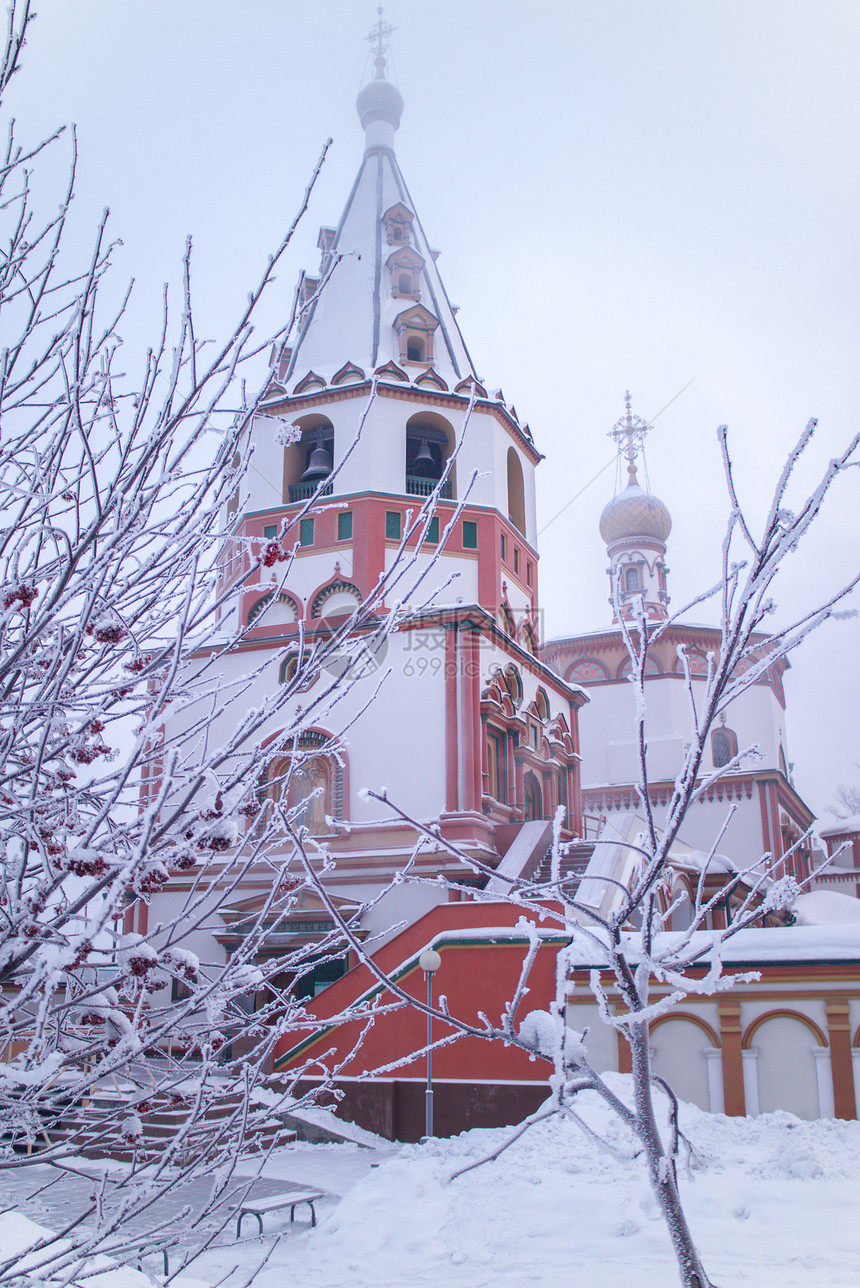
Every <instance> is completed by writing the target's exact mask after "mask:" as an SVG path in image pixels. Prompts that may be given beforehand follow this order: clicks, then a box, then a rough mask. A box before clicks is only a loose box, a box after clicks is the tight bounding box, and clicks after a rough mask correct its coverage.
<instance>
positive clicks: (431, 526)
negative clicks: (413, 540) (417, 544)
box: [424, 514, 439, 546]
mask: <svg viewBox="0 0 860 1288" xmlns="http://www.w3.org/2000/svg"><path fill="white" fill-rule="evenodd" d="M424 540H425V541H426V542H427V544H428V545H430V546H438V544H439V516H438V514H434V515H433V518H432V519H431V520H430V522H429V523H428V524H427V535H426V537H425V538H424Z"/></svg>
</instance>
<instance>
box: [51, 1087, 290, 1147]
mask: <svg viewBox="0 0 860 1288" xmlns="http://www.w3.org/2000/svg"><path fill="white" fill-rule="evenodd" d="M130 1118H131V1119H134V1118H136V1119H137V1121H138V1122H139V1124H140V1131H139V1132H135V1131H133V1130H130V1127H131V1125H132V1124H131V1123H130V1122H129V1119H130ZM135 1126H136V1124H135ZM178 1137H183V1139H182V1141H181V1147H180V1149H179V1151H178V1153H177V1157H176V1160H175V1161H176V1163H177V1164H178V1165H180V1166H187V1165H188V1164H189V1163H191V1162H195V1161H200V1160H201V1159H203V1158H211V1159H212V1160H213V1161H214V1160H215V1159H216V1158H217V1157H218V1156H219V1155H220V1154H222V1153H223V1152H225V1151H228V1152H229V1153H230V1154H231V1155H232V1156H235V1155H236V1154H237V1153H239V1152H242V1153H251V1154H258V1153H263V1152H265V1151H267V1150H269V1149H271V1148H273V1147H274V1146H276V1145H285V1144H288V1143H289V1142H290V1141H293V1140H295V1139H296V1132H295V1131H294V1130H290V1129H289V1128H287V1127H285V1126H284V1124H283V1123H282V1122H280V1121H279V1120H278V1119H276V1118H274V1117H273V1116H272V1113H271V1111H270V1110H269V1109H268V1108H267V1107H266V1106H261V1105H254V1104H251V1105H249V1107H248V1110H247V1113H244V1112H243V1097H242V1095H241V1093H240V1092H238V1091H227V1090H225V1091H224V1092H221V1093H220V1094H218V1093H216V1094H214V1095H212V1096H211V1097H209V1100H208V1103H205V1102H204V1104H203V1105H202V1106H200V1107H196V1105H195V1100H194V1097H193V1095H182V1094H176V1095H173V1094H166V1093H164V1092H159V1091H154V1092H153V1094H152V1096H151V1097H150V1098H149V1099H145V1098H144V1096H143V1095H142V1094H141V1092H140V1090H139V1089H135V1091H134V1094H130V1093H129V1091H126V1090H124V1089H121V1088H120V1089H117V1088H114V1087H97V1088H95V1089H94V1090H93V1092H92V1094H91V1095H90V1096H89V1097H88V1099H87V1100H85V1101H83V1102H82V1103H80V1104H77V1105H74V1106H70V1107H69V1109H68V1110H67V1111H66V1112H65V1113H64V1114H63V1115H62V1116H61V1117H58V1118H57V1119H56V1120H55V1121H54V1122H52V1123H45V1133H44V1143H45V1144H49V1145H51V1146H54V1145H63V1144H67V1145H73V1146H74V1148H75V1152H76V1153H78V1154H80V1155H81V1156H82V1157H84V1158H112V1159H116V1160H118V1161H123V1162H130V1161H132V1160H134V1159H137V1160H138V1161H141V1160H142V1159H143V1158H144V1157H147V1158H155V1157H157V1156H158V1155H159V1154H160V1153H161V1152H162V1151H163V1150H164V1149H165V1147H166V1146H167V1145H168V1143H170V1142H172V1141H175V1140H176V1139H177V1138H178Z"/></svg>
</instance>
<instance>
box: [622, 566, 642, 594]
mask: <svg viewBox="0 0 860 1288" xmlns="http://www.w3.org/2000/svg"><path fill="white" fill-rule="evenodd" d="M624 589H625V590H638V589H639V569H638V568H633V567H630V568H625V570H624Z"/></svg>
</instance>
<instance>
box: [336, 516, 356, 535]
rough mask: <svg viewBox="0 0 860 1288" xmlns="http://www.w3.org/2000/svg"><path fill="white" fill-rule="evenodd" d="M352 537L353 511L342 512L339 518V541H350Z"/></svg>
mask: <svg viewBox="0 0 860 1288" xmlns="http://www.w3.org/2000/svg"><path fill="white" fill-rule="evenodd" d="M351 537H352V510H345V511H342V512H341V513H340V514H339V515H338V516H337V539H338V541H349V540H350V538H351Z"/></svg>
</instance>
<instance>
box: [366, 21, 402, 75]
mask: <svg viewBox="0 0 860 1288" xmlns="http://www.w3.org/2000/svg"><path fill="white" fill-rule="evenodd" d="M376 12H377V14H378V15H379V16H378V18H377V19H376V23H375V24H374V26H373V27H371V29H370V31H369V32H368V34H367V35H366V36H365V40H367V41H369V42H370V47H371V49H372V48H373V46H374V43H375V45H376V58H375V60H374V61H375V64H376V79H377V80H385V51H386V49H387V48H388V37H389V36H390V35H391V33H392V31H394V30H395V28H394V27H392V25H391V23H390V22H385V21H384V20H383V17H382V5H380V6H379V8H378V9H377V11H376Z"/></svg>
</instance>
